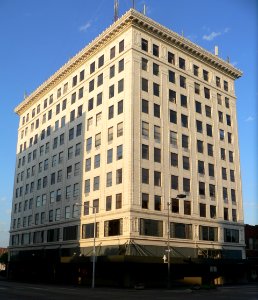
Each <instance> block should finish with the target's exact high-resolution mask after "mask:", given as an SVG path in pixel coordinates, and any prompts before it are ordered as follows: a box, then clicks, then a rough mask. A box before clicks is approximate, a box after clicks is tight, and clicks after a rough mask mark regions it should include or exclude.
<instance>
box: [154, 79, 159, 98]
mask: <svg viewBox="0 0 258 300" xmlns="http://www.w3.org/2000/svg"><path fill="white" fill-rule="evenodd" d="M153 95H154V96H157V97H159V84H157V83H155V82H153Z"/></svg>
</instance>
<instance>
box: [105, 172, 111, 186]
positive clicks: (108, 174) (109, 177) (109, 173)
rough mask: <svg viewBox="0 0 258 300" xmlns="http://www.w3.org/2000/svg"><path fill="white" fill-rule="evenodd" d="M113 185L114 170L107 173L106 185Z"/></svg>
mask: <svg viewBox="0 0 258 300" xmlns="http://www.w3.org/2000/svg"><path fill="white" fill-rule="evenodd" d="M109 186H112V172H108V173H107V178H106V187H109Z"/></svg>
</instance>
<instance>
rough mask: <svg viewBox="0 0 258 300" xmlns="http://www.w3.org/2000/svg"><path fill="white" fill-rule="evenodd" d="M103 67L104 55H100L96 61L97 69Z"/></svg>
mask: <svg viewBox="0 0 258 300" xmlns="http://www.w3.org/2000/svg"><path fill="white" fill-rule="evenodd" d="M103 65H104V54H103V55H101V56H100V57H99V59H98V67H99V68H100V67H102V66H103Z"/></svg>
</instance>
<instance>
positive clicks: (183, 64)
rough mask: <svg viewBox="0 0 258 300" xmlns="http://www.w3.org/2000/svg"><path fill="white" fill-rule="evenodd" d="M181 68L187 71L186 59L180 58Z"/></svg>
mask: <svg viewBox="0 0 258 300" xmlns="http://www.w3.org/2000/svg"><path fill="white" fill-rule="evenodd" d="M179 68H180V69H183V70H185V59H183V58H182V57H179Z"/></svg>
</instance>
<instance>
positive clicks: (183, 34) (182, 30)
mask: <svg viewBox="0 0 258 300" xmlns="http://www.w3.org/2000/svg"><path fill="white" fill-rule="evenodd" d="M182 37H184V30H183V29H182Z"/></svg>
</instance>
